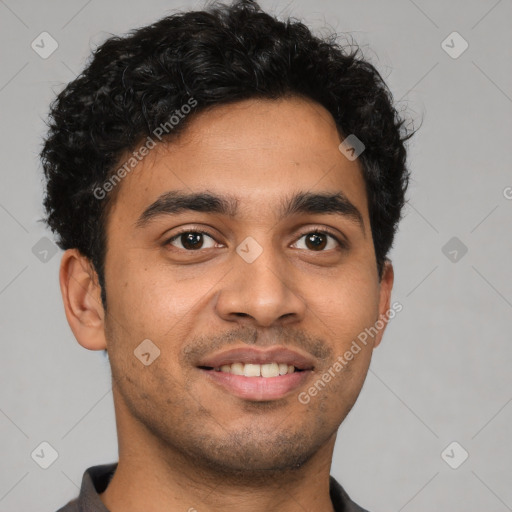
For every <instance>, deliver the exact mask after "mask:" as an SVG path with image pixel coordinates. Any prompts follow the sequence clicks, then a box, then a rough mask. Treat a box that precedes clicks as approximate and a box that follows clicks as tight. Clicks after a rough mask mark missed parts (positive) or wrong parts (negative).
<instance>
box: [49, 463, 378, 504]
mask: <svg viewBox="0 0 512 512" xmlns="http://www.w3.org/2000/svg"><path fill="white" fill-rule="evenodd" d="M116 468H117V462H116V463H113V464H103V465H101V466H93V467H90V468H89V469H87V470H86V471H85V473H84V476H83V478H82V487H81V489H80V494H79V496H78V497H77V498H76V499H74V500H72V501H70V502H69V503H68V504H67V505H65V506H64V507H62V508H60V509H59V510H57V512H109V511H108V509H107V508H106V507H105V505H104V504H103V502H102V501H101V499H100V494H101V493H102V492H103V491H104V490H105V489H106V488H107V486H108V484H109V483H110V480H111V479H112V477H113V476H114V472H115V470H116ZM330 494H331V501H332V504H333V507H334V510H335V511H336V512H368V511H367V510H365V509H363V508H361V507H360V506H358V505H356V504H355V503H354V502H353V501H352V500H351V499H350V498H349V497H348V494H347V493H346V492H345V490H344V489H343V487H341V485H340V484H339V483H338V482H337V481H336V480H335V479H334V478H333V477H332V476H331V477H330Z"/></svg>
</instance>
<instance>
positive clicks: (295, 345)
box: [105, 99, 390, 472]
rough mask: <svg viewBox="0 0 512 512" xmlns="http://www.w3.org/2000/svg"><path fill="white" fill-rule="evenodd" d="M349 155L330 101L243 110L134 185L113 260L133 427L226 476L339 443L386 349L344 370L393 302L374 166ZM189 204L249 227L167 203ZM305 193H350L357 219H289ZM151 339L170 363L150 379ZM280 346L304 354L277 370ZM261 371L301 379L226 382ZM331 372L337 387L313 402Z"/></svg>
mask: <svg viewBox="0 0 512 512" xmlns="http://www.w3.org/2000/svg"><path fill="white" fill-rule="evenodd" d="M339 143H340V138H339V136H338V133H337V131H336V127H335V124H334V121H333V119H332V117H331V116H330V114H329V113H328V112H327V111H326V110H324V109H323V108H322V107H321V106H320V105H318V104H316V103H312V102H306V101H305V100H300V99H286V100H280V101H271V100H250V101H243V102H240V103H237V104H233V105H228V106H222V107H216V108H215V109H213V110H211V111H209V112H203V113H201V114H200V115H199V116H198V117H197V118H196V119H194V120H193V122H192V123H191V124H190V125H189V127H188V128H187V130H186V131H185V132H184V133H183V136H182V137H180V139H179V140H177V141H175V142H172V143H170V144H168V145H167V146H166V147H164V146H162V147H160V148H159V149H154V150H153V153H152V155H150V156H148V157H147V158H146V160H144V161H143V162H142V163H141V164H139V166H138V167H137V168H136V169H135V170H134V171H132V172H131V173H130V174H129V175H128V176H127V177H126V178H125V179H124V180H123V181H122V183H121V184H120V185H119V187H120V189H119V191H118V192H119V193H118V195H117V197H116V199H115V203H114V206H113V208H112V210H111V212H110V215H109V220H108V226H107V239H108V250H107V255H106V261H105V282H106V290H107V305H108V311H107V317H106V329H105V330H106V336H107V348H108V353H109V359H110V363H111V366H112V373H113V376H114V380H115V386H116V390H115V391H116V394H117V400H120V403H118V404H116V405H117V408H116V412H117V414H118V417H117V421H118V428H119V429H121V430H122V429H123V428H127V429H128V428H129V427H128V426H129V425H130V424H132V425H133V424H135V423H136V424H137V425H139V426H143V427H144V429H147V430H145V431H147V432H148V433H149V432H151V435H152V436H154V437H155V438H156V439H157V440H158V443H159V444H160V445H161V446H163V447H168V448H171V449H172V450H173V451H174V452H175V453H179V454H182V455H183V456H184V457H187V459H188V460H192V461H196V462H197V464H203V465H207V466H209V467H212V468H216V470H217V471H226V472H234V471H237V470H240V471H251V470H283V469H285V468H291V467H294V466H296V465H297V464H301V463H303V462H305V461H306V460H308V459H309V458H310V457H311V456H312V455H313V454H314V453H315V452H317V451H318V450H319V449H320V448H321V447H325V446H326V445H328V444H329V443H333V442H334V438H335V434H336V431H337V429H338V427H339V425H340V423H341V422H342V421H343V419H344V418H345V416H346V415H347V414H348V412H349V411H350V409H351V407H352V406H353V404H354V402H355V400H356V398H357V396H358V394H359V392H360V390H361V387H362V384H363V381H364V378H365V376H366V373H367V370H368V366H369V363H370V358H371V353H372V349H373V347H374V345H375V344H376V341H377V342H378V341H380V335H379V336H377V337H376V339H371V338H370V339H369V341H368V343H367V345H366V346H365V345H361V350H360V352H358V353H357V354H356V355H355V356H354V358H353V359H352V360H351V361H350V362H348V364H346V365H344V367H343V369H342V370H338V371H335V370H333V365H334V363H335V361H336V360H337V358H338V357H339V356H343V354H344V353H345V352H346V351H347V350H348V349H349V348H350V346H351V344H352V341H353V340H355V339H356V338H357V336H358V335H359V334H360V333H361V332H362V331H364V329H365V328H367V327H370V326H373V325H374V323H375V322H376V320H377V319H378V318H379V314H382V313H383V311H384V309H385V307H386V301H387V300H388V299H389V293H388V292H389V291H390V286H389V287H388V288H386V290H384V288H383V286H384V285H383V283H384V282H387V283H388V284H389V279H388V280H387V281H386V280H383V283H381V282H379V279H378V275H377V268H376V261H375V254H374V247H373V242H372V235H371V230H370V223H369V217H368V204H367V200H366V192H365V185H364V180H363V178H362V173H361V169H360V165H359V163H358V162H357V161H349V160H348V159H347V158H346V157H345V156H344V155H343V154H342V153H341V152H340V151H339V149H338V145H339ZM176 192H180V193H182V194H194V193H208V194H210V195H212V196H213V195H214V196H220V197H228V196H229V197H231V198H235V199H236V200H237V201H238V207H237V211H236V214H234V215H231V214H233V213H234V212H233V211H232V212H225V213H221V212H219V211H217V212H212V211H194V210H188V209H184V210H181V211H178V212H174V213H172V212H169V211H167V212H166V209H167V210H169V208H167V207H168V206H169V205H172V201H170V202H167V204H166V203H165V201H160V203H159V205H154V203H155V202H156V201H157V200H159V199H160V200H162V199H164V198H165V194H168V193H176ZM301 193H309V194H335V193H340V194H341V195H342V196H343V197H345V198H346V200H348V202H349V203H351V205H352V206H353V207H354V208H351V207H350V205H348V206H345V210H346V211H345V213H340V212H337V213H336V212H335V213H322V208H324V207H325V205H326V203H325V201H324V202H322V201H319V202H318V201H317V202H316V207H315V208H312V207H311V204H309V206H310V207H309V209H307V208H304V205H305V204H306V203H307V201H305V202H303V203H302V206H303V208H296V209H295V210H296V211H295V213H292V214H290V212H288V215H285V214H286V213H287V212H286V211H285V207H286V206H287V205H288V202H289V201H290V199H291V198H292V197H293V196H294V195H296V194H301ZM204 204H205V203H203V206H204ZM151 205H154V206H153V207H152V208H149V207H150V206H151ZM299 206H300V203H299ZM201 209H202V210H208V208H206V207H203V208H201ZM144 212H146V214H145V215H144ZM357 212H359V214H360V216H361V218H360V219H358V218H357V217H358V214H357ZM230 213H231V214H230ZM182 231H184V232H185V234H182V236H176V235H178V234H179V233H181V232H182ZM201 231H204V232H206V233H207V234H200V233H198V232H201ZM323 231H328V232H329V233H331V234H332V235H331V234H325V233H322V232H323ZM315 232H316V233H317V234H316V235H315V234H314V233H315ZM319 232H320V233H319ZM187 233H188V234H187ZM173 237H175V238H174V239H173V240H171V239H172V238H173ZM336 239H338V240H339V241H337V240H336ZM143 340H151V342H152V344H154V345H155V346H156V347H158V349H159V350H160V355H159V357H157V358H156V359H155V360H154V361H153V362H152V363H151V364H149V365H148V366H145V365H144V364H142V362H141V361H140V360H139V358H137V357H136V356H135V355H134V350H136V349H137V347H138V346H139V345H140V344H141V342H142V341H143ZM146 343H147V342H146ZM275 347H279V348H284V349H288V350H289V351H290V352H289V353H288V352H285V351H282V352H279V353H278V352H273V353H272V354H271V355H270V356H268V357H267V355H268V351H269V350H270V349H272V348H275ZM235 349H242V350H241V351H239V352H236V351H235V352H233V350H235ZM245 349H250V350H249V351H247V350H245ZM228 351H230V352H229V353H228ZM149 352H150V354H151V355H150V356H149V357H153V352H152V349H150V350H149ZM145 357H146V358H147V357H148V356H145ZM258 362H264V363H267V364H271V363H278V364H279V363H281V367H280V369H281V370H282V369H283V368H284V366H282V365H284V364H290V363H292V364H291V365H292V366H294V364H293V363H294V362H295V363H296V364H295V365H296V366H297V367H298V369H301V370H302V371H300V372H298V371H294V373H290V374H286V375H280V376H277V377H276V376H272V377H249V376H243V375H241V376H240V375H236V374H233V373H226V372H219V371H218V370H216V369H214V368H213V367H217V366H220V365H229V364H231V363H233V364H235V367H233V366H231V367H230V371H231V372H233V371H235V373H240V372H244V371H246V370H247V372H252V371H255V372H256V373H257V372H258V371H260V368H261V367H260V366H257V367H256V366H250V367H249V366H248V367H247V368H246V367H245V365H244V364H236V363H246V364H256V363H258ZM278 368H279V367H278ZM338 368H339V367H338ZM330 369H331V372H332V373H333V374H334V377H333V378H332V379H331V380H330V382H329V383H327V384H326V385H325V386H323V387H319V388H320V390H319V391H318V393H317V394H316V396H313V397H311V400H310V401H309V403H308V404H307V405H305V404H304V403H302V402H304V400H302V401H301V400H299V395H300V393H304V392H307V391H308V389H309V388H310V387H311V386H313V385H314V383H315V382H316V381H318V380H319V379H321V377H322V375H323V374H324V373H325V372H328V371H329V370H330ZM224 370H227V368H224ZM274 370H275V366H274V365H271V366H267V367H266V368H264V370H263V371H265V372H267V371H269V372H272V371H274ZM281 373H283V372H282V371H281ZM302 396H304V395H302Z"/></svg>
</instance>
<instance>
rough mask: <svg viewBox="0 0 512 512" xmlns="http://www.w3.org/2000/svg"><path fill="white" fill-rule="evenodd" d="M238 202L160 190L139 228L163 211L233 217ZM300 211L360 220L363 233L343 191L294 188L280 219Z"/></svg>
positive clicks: (227, 197) (225, 197) (204, 194)
mask: <svg viewBox="0 0 512 512" xmlns="http://www.w3.org/2000/svg"><path fill="white" fill-rule="evenodd" d="M238 206H239V200H238V198H236V197H234V196H232V195H223V196H219V195H216V194H212V193H210V192H194V193H186V192H181V191H170V192H166V193H164V194H162V195H161V196H160V197H158V198H157V199H156V201H155V202H153V203H152V204H151V205H149V206H148V207H147V208H146V209H145V210H144V211H143V212H142V214H141V215H140V217H139V218H138V220H137V222H136V224H135V225H136V226H137V227H138V228H142V227H144V226H146V225H147V224H148V223H149V222H150V221H152V220H154V219H156V218H158V217H160V216H163V215H177V214H179V213H183V212H185V211H195V212H204V213H216V214H219V215H224V216H227V217H231V218H234V217H236V215H237V212H238ZM300 213H309V214H321V215H329V214H330V215H339V216H342V217H344V218H347V219H349V220H351V221H353V222H355V223H357V224H359V226H360V228H361V230H362V231H363V233H365V229H364V222H363V216H362V215H361V212H360V211H359V210H358V209H357V208H356V207H355V206H354V204H353V203H351V202H350V201H349V200H348V198H347V197H346V196H345V195H344V194H343V193H342V192H297V193H295V194H293V195H292V196H291V197H289V198H287V199H285V200H284V201H283V202H282V203H281V205H280V211H279V214H278V217H279V220H282V219H284V218H286V217H290V216H292V215H296V214H300Z"/></svg>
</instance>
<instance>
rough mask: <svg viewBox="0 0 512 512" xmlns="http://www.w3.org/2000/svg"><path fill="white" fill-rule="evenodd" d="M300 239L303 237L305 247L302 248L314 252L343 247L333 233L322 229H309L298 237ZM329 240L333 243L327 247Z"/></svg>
mask: <svg viewBox="0 0 512 512" xmlns="http://www.w3.org/2000/svg"><path fill="white" fill-rule="evenodd" d="M301 239H304V245H305V247H302V248H305V249H308V250H310V251H315V252H324V250H330V249H335V248H336V247H344V244H343V243H341V242H340V241H339V240H338V239H337V238H336V237H335V236H334V235H331V234H330V233H328V232H324V231H311V232H309V233H305V234H304V235H302V236H301V237H300V239H299V240H301ZM329 239H330V240H329ZM331 240H332V241H334V243H333V244H331V246H329V247H328V245H329V242H330V241H331ZM296 243H298V242H296ZM299 249H301V247H299Z"/></svg>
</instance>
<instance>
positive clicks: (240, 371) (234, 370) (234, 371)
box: [227, 363, 244, 375]
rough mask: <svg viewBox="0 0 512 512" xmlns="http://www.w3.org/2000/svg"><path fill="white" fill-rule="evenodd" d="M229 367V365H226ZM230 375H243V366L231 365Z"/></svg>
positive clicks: (240, 364)
mask: <svg viewBox="0 0 512 512" xmlns="http://www.w3.org/2000/svg"><path fill="white" fill-rule="evenodd" d="M227 366H229V365H227ZM231 373H232V374H233V375H243V374H244V365H243V364H242V363H233V364H232V365H231Z"/></svg>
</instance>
